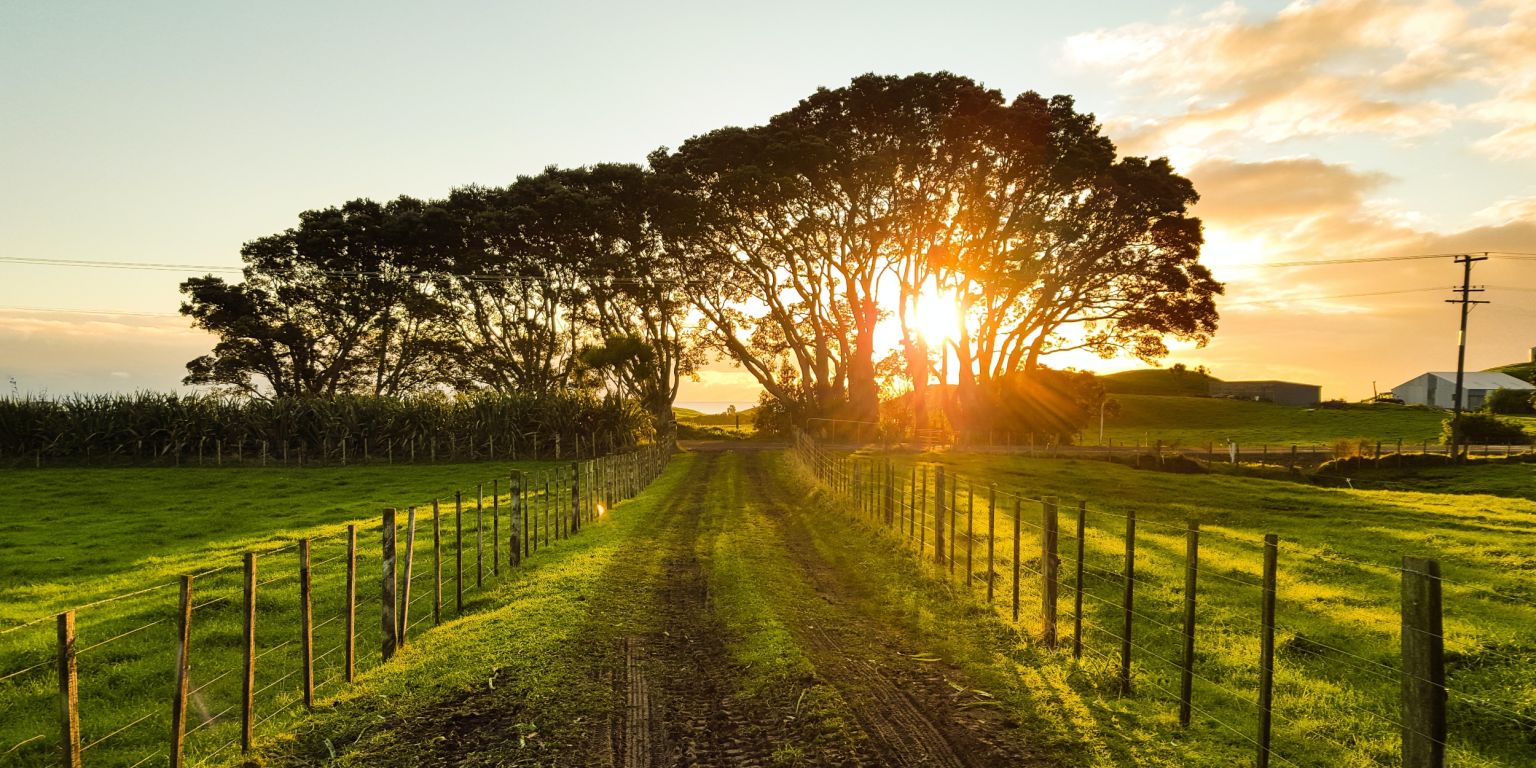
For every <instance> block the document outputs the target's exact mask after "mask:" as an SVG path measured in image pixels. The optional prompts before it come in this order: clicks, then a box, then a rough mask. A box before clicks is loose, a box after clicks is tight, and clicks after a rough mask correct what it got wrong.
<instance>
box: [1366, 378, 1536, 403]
mask: <svg viewBox="0 0 1536 768" xmlns="http://www.w3.org/2000/svg"><path fill="white" fill-rule="evenodd" d="M1461 381H1462V398H1461V407H1462V408H1464V409H1466V410H1469V411H1475V410H1477V409H1479V408H1481V407H1483V401H1484V400H1486V399H1487V398H1488V394H1489V393H1490V392H1493V391H1494V390H1496V389H1516V390H1523V391H1532V390H1536V385H1532V384H1531V383H1530V382H1527V381H1521V380H1520V379H1517V378H1515V377H1513V376H1511V375H1509V374H1507V373H1494V372H1491V371H1467V372H1466V373H1464V374H1462V379H1461ZM1392 394H1394V395H1397V396H1398V397H1400V398H1402V400H1403V402H1405V403H1408V404H1410V405H1429V406H1434V407H1435V408H1445V409H1450V408H1452V407H1454V405H1455V397H1456V372H1455V371H1431V372H1429V373H1425V374H1422V375H1419V376H1416V377H1414V378H1412V379H1409V380H1408V381H1405V382H1403V383H1402V384H1399V385H1397V386H1395V387H1393V388H1392Z"/></svg>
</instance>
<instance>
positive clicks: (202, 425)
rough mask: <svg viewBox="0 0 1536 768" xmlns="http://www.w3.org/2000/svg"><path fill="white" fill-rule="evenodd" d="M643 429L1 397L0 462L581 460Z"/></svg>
mask: <svg viewBox="0 0 1536 768" xmlns="http://www.w3.org/2000/svg"><path fill="white" fill-rule="evenodd" d="M650 431H651V425H650V419H649V417H648V416H646V414H645V413H644V411H643V410H642V409H640V408H638V407H635V406H634V405H633V404H631V403H627V402H624V401H620V400H615V399H612V398H599V397H595V396H592V395H588V394H582V393H570V394H562V395H557V396H547V397H538V396H531V395H529V396H525V395H505V394H494V393H477V394H468V395H459V396H456V397H448V396H421V397H412V398H405V399H396V398H386V397H364V396H340V397H331V398H277V399H272V400H257V399H247V398H238V397H228V396H220V395H178V394H168V393H156V392H140V393H136V394H131V395H72V396H69V397H63V398H58V399H49V398H38V397H31V396H25V397H9V398H4V399H0V465H4V466H25V465H36V466H42V465H44V464H47V463H86V464H171V465H174V464H184V463H201V464H220V465H222V464H226V463H242V464H253V463H261V464H264V463H268V462H271V463H287V464H294V463H299V464H304V463H351V462H370V461H371V462H382V461H389V462H427V461H458V460H480V459H496V458H506V459H515V458H518V457H523V458H578V457H590V456H595V455H599V454H601V453H605V452H607V451H609V450H612V449H617V448H622V447H624V446H629V445H633V444H634V443H635V442H636V440H637V438H638V437H639V436H641V435H642V434H648V433H649V432H650Z"/></svg>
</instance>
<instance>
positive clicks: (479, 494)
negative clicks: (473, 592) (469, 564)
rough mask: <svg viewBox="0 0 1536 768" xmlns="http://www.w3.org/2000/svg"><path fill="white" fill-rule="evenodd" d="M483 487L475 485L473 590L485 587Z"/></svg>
mask: <svg viewBox="0 0 1536 768" xmlns="http://www.w3.org/2000/svg"><path fill="white" fill-rule="evenodd" d="M484 531H485V486H484V485H481V484H479V483H476V484H475V589H480V588H481V587H484V586H485V535H484Z"/></svg>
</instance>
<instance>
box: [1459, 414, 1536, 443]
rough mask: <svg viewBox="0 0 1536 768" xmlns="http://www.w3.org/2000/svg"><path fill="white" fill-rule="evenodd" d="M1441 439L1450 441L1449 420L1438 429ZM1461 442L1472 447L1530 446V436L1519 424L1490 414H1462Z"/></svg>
mask: <svg viewBox="0 0 1536 768" xmlns="http://www.w3.org/2000/svg"><path fill="white" fill-rule="evenodd" d="M1440 433H1441V437H1442V439H1443V440H1444V441H1445V442H1446V443H1449V442H1450V441H1451V420H1450V419H1446V420H1445V421H1444V422H1442V424H1441V427H1440ZM1461 435H1462V440H1463V441H1464V442H1466V443H1468V444H1474V445H1530V443H1531V436H1530V435H1528V434H1526V432H1525V430H1524V429H1523V428H1521V426H1520V425H1519V424H1515V423H1512V422H1508V421H1505V420H1503V419H1501V418H1499V417H1497V416H1495V415H1493V414H1491V413H1482V412H1477V413H1463V414H1462V415H1461Z"/></svg>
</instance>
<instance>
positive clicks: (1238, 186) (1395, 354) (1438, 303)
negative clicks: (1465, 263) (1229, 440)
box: [1168, 157, 1536, 397]
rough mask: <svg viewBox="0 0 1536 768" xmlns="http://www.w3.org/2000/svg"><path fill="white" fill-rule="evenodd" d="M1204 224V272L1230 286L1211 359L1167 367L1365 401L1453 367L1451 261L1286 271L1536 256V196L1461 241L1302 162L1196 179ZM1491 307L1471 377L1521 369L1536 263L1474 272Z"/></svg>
mask: <svg viewBox="0 0 1536 768" xmlns="http://www.w3.org/2000/svg"><path fill="white" fill-rule="evenodd" d="M1189 175H1190V178H1191V179H1192V180H1193V181H1194V183H1195V186H1196V189H1198V190H1199V191H1200V193H1201V202H1200V203H1199V204H1198V205H1197V206H1196V209H1195V212H1196V213H1197V214H1199V215H1200V216H1201V218H1202V219H1203V220H1204V222H1205V226H1206V233H1207V245H1206V247H1205V249H1204V253H1203V255H1202V261H1205V262H1206V263H1208V264H1209V265H1210V266H1211V268H1212V270H1213V272H1214V273H1215V275H1216V277H1217V279H1219V280H1223V281H1225V282H1226V283H1227V295H1226V296H1225V297H1223V298H1222V299H1220V300H1218V302H1217V307H1218V309H1219V310H1220V311H1221V314H1222V321H1221V327H1220V330H1219V331H1218V332H1217V334H1216V337H1215V339H1214V340H1213V341H1212V342H1211V344H1210V345H1209V346H1208V347H1206V348H1205V349H1199V350H1191V349H1180V350H1178V351H1176V352H1175V353H1174V354H1173V355H1172V356H1171V357H1170V358H1169V361H1168V362H1185V363H1187V364H1190V365H1195V364H1199V363H1203V364H1206V365H1209V366H1211V367H1212V368H1213V369H1214V370H1215V372H1216V375H1218V376H1220V377H1222V378H1286V379H1293V380H1302V381H1310V382H1313V383H1321V384H1323V385H1324V387H1325V389H1326V390H1327V392H1326V393H1325V394H1326V395H1327V396H1330V397H1332V396H1345V397H1361V396H1364V395H1366V394H1369V393H1370V391H1371V390H1370V385H1371V382H1372V381H1375V382H1377V383H1378V384H1379V385H1380V386H1381V388H1383V389H1386V388H1389V387H1391V386H1392V385H1393V384H1396V383H1397V382H1399V381H1406V380H1407V379H1409V378H1411V377H1412V376H1414V375H1416V374H1418V373H1421V372H1423V371H1425V370H1430V369H1444V368H1446V367H1454V365H1455V353H1456V331H1457V320H1458V317H1457V313H1456V308H1455V307H1454V305H1450V304H1446V303H1445V302H1444V300H1445V299H1447V298H1450V293H1449V289H1450V287H1451V286H1452V285H1453V284H1456V283H1458V282H1459V281H1460V278H1461V268H1460V267H1459V266H1457V265H1455V264H1453V263H1452V262H1451V260H1450V259H1449V258H1443V259H1431V260H1419V261H1382V262H1367V263H1359V264H1342V265H1332V266H1317V267H1273V266H1266V265H1269V264H1275V263H1279V262H1294V261H1316V260H1326V259H1343V258H1371V257H1392V256H1405V255H1415V254H1435V253H1460V252H1469V251H1485V250H1487V251H1500V250H1506V251H1527V250H1530V249H1531V248H1530V245H1531V243H1536V216H1531V215H1530V213H1532V212H1536V199H1526V198H1519V199H1511V200H1506V201H1503V202H1502V203H1500V204H1499V205H1497V206H1494V209H1495V210H1494V211H1492V212H1490V213H1489V214H1488V215H1487V216H1485V217H1484V220H1485V221H1489V222H1492V223H1490V224H1488V225H1485V226H1475V227H1470V228H1467V229H1464V230H1460V231H1454V232H1436V231H1431V230H1428V229H1425V228H1423V227H1421V226H1415V225H1414V223H1413V219H1412V217H1411V216H1404V215H1402V212H1400V211H1393V210H1390V209H1388V208H1386V207H1385V206H1383V205H1382V203H1381V201H1380V200H1378V199H1374V198H1373V194H1375V193H1376V192H1378V191H1379V190H1380V188H1381V186H1382V185H1383V184H1385V183H1386V182H1388V181H1389V180H1390V179H1389V178H1388V177H1386V176H1384V175H1382V174H1379V173H1372V172H1369V171H1362V170H1358V169H1355V168H1352V167H1350V166H1345V165H1339V164H1332V163H1327V162H1323V161H1321V160H1318V159H1316V158H1309V157H1298V158H1286V159H1280V160H1272V161H1266V162H1239V161H1235V160H1230V159H1212V160H1207V161H1205V162H1202V163H1200V164H1199V165H1196V166H1195V167H1194V168H1192V169H1191V171H1190V173H1189ZM1474 280H1475V281H1476V282H1478V283H1484V284H1487V285H1488V287H1489V290H1488V292H1487V293H1486V294H1484V295H1483V298H1486V299H1490V300H1492V302H1493V303H1492V304H1489V305H1485V306H1481V307H1479V308H1478V309H1477V311H1476V312H1474V314H1473V320H1472V328H1471V332H1470V335H1469V343H1470V351H1469V360H1468V364H1469V366H1471V367H1473V368H1474V369H1480V368H1485V367H1488V366H1492V365H1498V364H1503V363H1507V362H1512V361H1514V360H1516V359H1521V358H1523V356H1524V354H1525V352H1524V350H1526V349H1527V348H1528V347H1530V346H1531V345H1532V344H1533V343H1536V336H1533V334H1532V332H1530V331H1529V330H1528V329H1529V328H1530V327H1531V326H1530V316H1531V313H1530V310H1528V309H1526V307H1527V305H1528V304H1529V299H1530V294H1529V293H1528V292H1521V291H1518V290H1509V288H1520V287H1522V286H1529V285H1531V284H1532V283H1533V281H1536V261H1519V260H1513V259H1499V258H1497V257H1496V258H1495V259H1493V260H1490V261H1488V262H1482V263H1479V264H1478V265H1477V266H1476V267H1475V272H1474Z"/></svg>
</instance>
